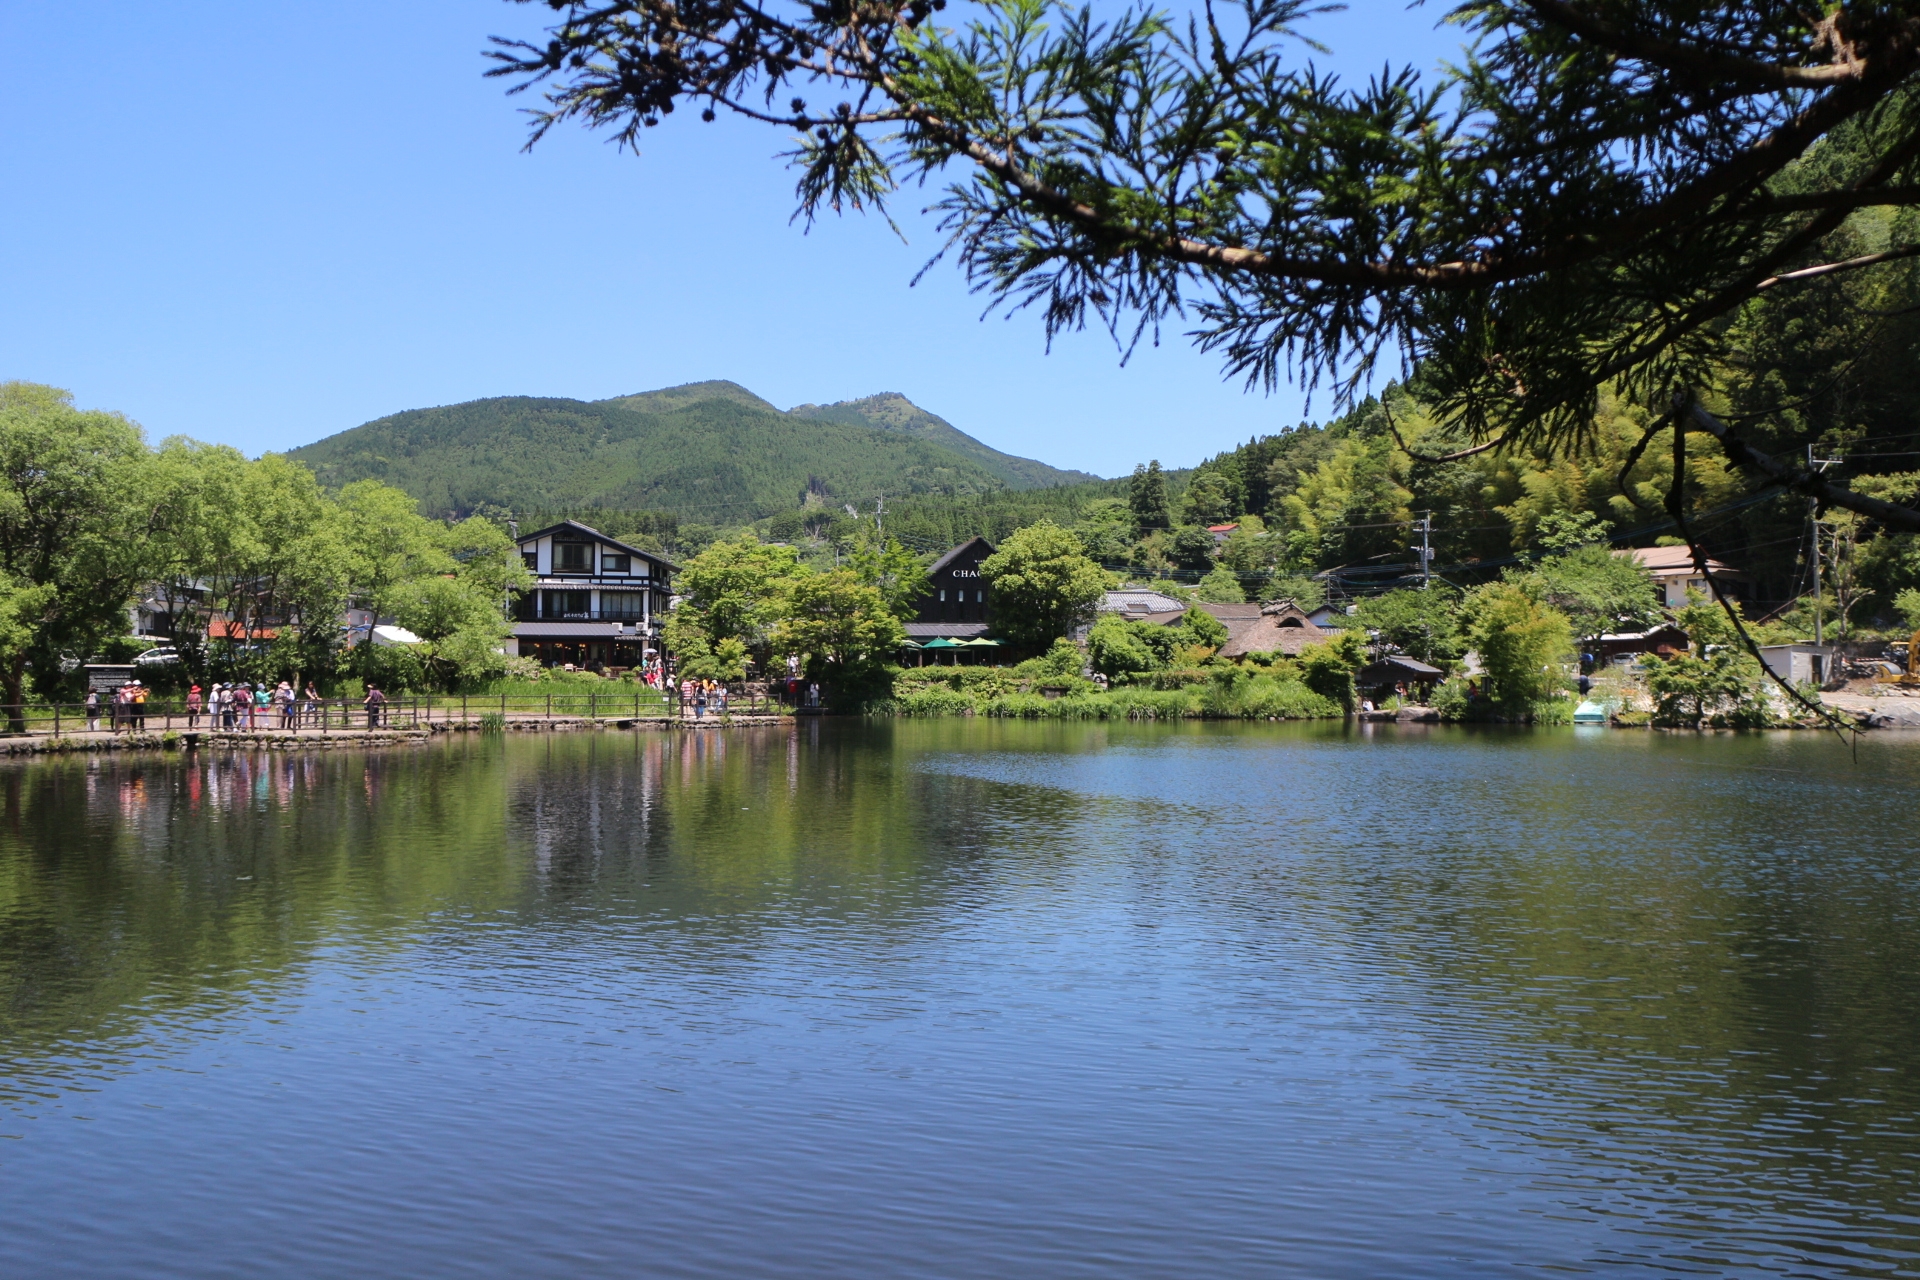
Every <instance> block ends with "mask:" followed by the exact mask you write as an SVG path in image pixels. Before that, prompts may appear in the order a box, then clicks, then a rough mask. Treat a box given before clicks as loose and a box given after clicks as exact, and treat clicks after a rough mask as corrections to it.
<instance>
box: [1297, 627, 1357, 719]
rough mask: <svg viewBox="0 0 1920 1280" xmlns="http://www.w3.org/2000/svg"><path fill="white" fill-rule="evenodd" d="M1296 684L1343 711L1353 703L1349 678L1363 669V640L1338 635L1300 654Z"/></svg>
mask: <svg viewBox="0 0 1920 1280" xmlns="http://www.w3.org/2000/svg"><path fill="white" fill-rule="evenodd" d="M1299 661H1300V683H1302V684H1304V685H1306V686H1307V688H1309V689H1311V690H1313V691H1314V692H1315V693H1317V694H1319V695H1320V696H1321V697H1323V698H1330V699H1332V700H1333V701H1334V702H1337V703H1339V704H1340V705H1341V706H1342V707H1343V708H1345V709H1346V710H1347V711H1352V710H1353V704H1354V702H1355V701H1356V697H1357V695H1356V693H1355V690H1354V684H1353V678H1354V677H1355V676H1356V675H1358V674H1360V670H1361V668H1362V667H1365V666H1366V665H1367V638H1366V636H1364V635H1362V634H1361V633H1360V632H1358V631H1341V632H1338V633H1336V634H1335V635H1333V636H1330V637H1329V638H1327V639H1326V640H1323V641H1320V642H1319V643H1317V644H1310V645H1307V646H1306V647H1305V648H1303V649H1301V650H1300V658H1299Z"/></svg>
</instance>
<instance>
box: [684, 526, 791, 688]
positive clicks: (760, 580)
mask: <svg viewBox="0 0 1920 1280" xmlns="http://www.w3.org/2000/svg"><path fill="white" fill-rule="evenodd" d="M807 572H808V571H807V569H806V568H805V566H803V565H802V564H801V563H800V558H799V554H798V553H797V552H796V551H795V550H794V549H793V548H792V547H779V546H768V545H765V544H763V543H761V542H760V541H759V540H758V539H756V538H754V537H753V535H752V534H750V533H749V534H742V535H740V536H738V537H734V538H728V539H725V540H723V541H720V542H716V543H714V544H713V545H712V546H709V547H708V548H707V549H706V550H705V551H702V552H701V553H700V554H699V555H697V556H695V557H694V558H693V559H692V560H690V561H688V562H687V564H686V566H685V567H684V568H683V569H681V571H680V574H679V576H678V578H676V579H675V582H674V586H675V588H676V589H677V590H678V591H679V592H680V594H681V595H682V596H683V597H684V599H683V600H682V601H681V603H680V605H679V606H678V607H677V608H675V609H674V611H673V612H672V613H671V614H670V615H668V618H667V622H666V624H665V625H664V627H663V638H664V639H665V640H666V643H667V647H668V648H669V649H670V650H671V651H672V652H674V653H675V654H689V653H692V652H694V651H695V650H697V649H699V648H701V647H703V646H704V647H705V648H706V649H708V650H712V649H713V647H714V646H715V645H718V644H719V643H720V642H721V641H723V640H738V641H740V642H741V643H742V644H743V645H745V646H746V647H747V649H748V650H749V651H751V652H754V653H756V654H758V655H760V656H761V657H763V658H764V656H765V655H766V652H767V650H768V648H769V646H770V644H771V642H772V641H771V636H772V631H773V627H774V625H775V624H776V623H777V622H779V620H780V619H781V618H782V617H783V616H784V615H785V612H786V607H787V595H788V593H789V592H790V591H791V590H792V589H793V586H794V584H795V583H796V582H798V581H800V580H801V579H802V578H803V577H805V576H806V575H807Z"/></svg>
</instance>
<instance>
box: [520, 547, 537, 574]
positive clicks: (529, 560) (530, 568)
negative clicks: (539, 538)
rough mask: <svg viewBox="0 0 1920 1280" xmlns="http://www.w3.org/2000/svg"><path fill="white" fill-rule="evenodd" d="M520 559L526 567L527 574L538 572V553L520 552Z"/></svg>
mask: <svg viewBox="0 0 1920 1280" xmlns="http://www.w3.org/2000/svg"><path fill="white" fill-rule="evenodd" d="M520 559H521V562H522V563H524V564H525V565H526V566H527V572H528V573H538V572H540V553H539V552H538V551H522V552H521V553H520Z"/></svg>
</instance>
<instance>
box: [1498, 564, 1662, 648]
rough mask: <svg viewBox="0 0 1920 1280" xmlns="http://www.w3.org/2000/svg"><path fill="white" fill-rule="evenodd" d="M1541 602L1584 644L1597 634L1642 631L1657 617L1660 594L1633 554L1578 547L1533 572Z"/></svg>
mask: <svg viewBox="0 0 1920 1280" xmlns="http://www.w3.org/2000/svg"><path fill="white" fill-rule="evenodd" d="M1530 576H1531V577H1532V578H1534V579H1535V580H1536V581H1537V582H1538V583H1539V587H1540V592H1541V595H1542V597H1543V598H1544V599H1545V600H1546V602H1547V603H1548V604H1550V605H1552V606H1553V607H1554V608H1556V609H1558V610H1559V611H1560V612H1561V613H1563V614H1565V615H1566V616H1567V620H1568V622H1569V623H1570V624H1571V625H1572V627H1573V634H1574V636H1575V637H1576V638H1578V639H1579V640H1581V641H1583V642H1585V641H1588V640H1591V639H1592V638H1593V637H1596V636H1603V635H1606V634H1608V633H1610V632H1614V631H1621V630H1626V629H1629V628H1634V627H1646V626H1650V625H1652V624H1653V622H1654V621H1655V620H1656V619H1658V618H1659V616H1660V593H1659V591H1658V589H1657V588H1656V587H1655V586H1654V583H1653V575H1652V574H1650V573H1648V572H1647V570H1646V569H1645V567H1643V566H1642V565H1641V564H1640V562H1639V561H1637V560H1635V559H1634V558H1633V557H1632V556H1617V555H1614V554H1613V552H1612V551H1610V550H1608V549H1607V548H1606V547H1605V546H1586V547H1579V548H1576V549H1574V550H1571V551H1567V552H1565V553H1564V554H1561V555H1557V556H1549V557H1547V558H1546V559H1544V560H1542V561H1540V562H1539V563H1538V564H1537V565H1535V566H1534V568H1533V571H1532V574H1531V575H1530Z"/></svg>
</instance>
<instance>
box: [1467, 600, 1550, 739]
mask: <svg viewBox="0 0 1920 1280" xmlns="http://www.w3.org/2000/svg"><path fill="white" fill-rule="evenodd" d="M1467 619H1468V637H1469V638H1470V639H1471V640H1472V642H1473V647H1474V648H1475V649H1476V650H1477V651H1478V652H1479V654H1480V664H1481V666H1482V667H1483V668H1485V670H1486V685H1487V696H1488V698H1489V699H1490V700H1491V702H1492V703H1493V704H1494V706H1495V707H1497V708H1499V709H1500V710H1501V711H1503V712H1504V713H1506V714H1508V715H1532V714H1535V713H1536V712H1537V711H1538V710H1539V709H1540V708H1541V705H1542V704H1543V703H1545V702H1546V700H1547V699H1548V698H1550V697H1552V696H1553V695H1554V694H1556V693H1558V692H1560V691H1561V690H1562V689H1563V688H1564V687H1565V685H1566V674H1565V667H1564V664H1565V663H1566V662H1567V661H1568V659H1569V658H1571V657H1572V650H1573V633H1572V628H1571V627H1570V626H1569V625H1568V623H1567V618H1566V615H1565V614H1563V613H1561V612H1560V611H1559V610H1557V609H1555V608H1553V607H1552V606H1551V605H1548V604H1546V603H1545V602H1543V601H1542V600H1541V599H1540V598H1539V597H1538V596H1537V595H1536V594H1535V593H1534V592H1533V591H1532V590H1529V589H1528V585H1527V584H1523V583H1518V582H1511V581H1507V582H1495V583H1490V584H1488V585H1487V586H1484V587H1481V588H1480V589H1479V590H1478V591H1475V592H1474V593H1473V595H1472V596H1471V597H1470V598H1469V600H1468V601H1467Z"/></svg>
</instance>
